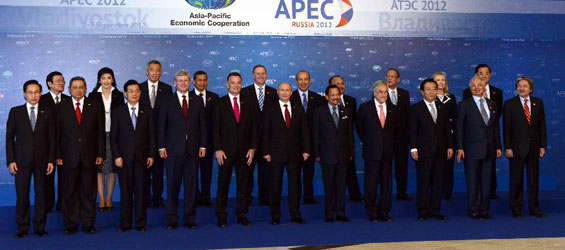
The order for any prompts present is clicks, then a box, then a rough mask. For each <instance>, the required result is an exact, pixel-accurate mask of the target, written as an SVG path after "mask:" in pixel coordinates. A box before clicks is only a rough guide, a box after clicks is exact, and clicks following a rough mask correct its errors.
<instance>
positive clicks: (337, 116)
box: [313, 85, 353, 222]
mask: <svg viewBox="0 0 565 250" xmlns="http://www.w3.org/2000/svg"><path fill="white" fill-rule="evenodd" d="M325 93H326V100H327V101H328V103H327V105H322V106H319V107H318V108H317V109H316V112H315V113H314V130H313V137H314V147H313V155H314V156H315V158H316V161H318V162H320V163H321V164H322V178H323V179H324V200H325V202H324V203H325V217H326V222H333V221H334V215H335V216H336V217H335V219H336V220H338V221H342V222H348V221H349V219H348V218H347V217H346V216H345V171H346V167H347V164H348V163H349V162H350V161H351V159H352V158H353V154H352V148H353V130H352V128H351V127H352V126H353V121H352V120H353V118H352V115H351V112H350V109H348V108H345V107H343V106H341V105H339V102H340V92H339V88H338V87H337V86H335V85H329V86H328V87H326V91H325Z"/></svg>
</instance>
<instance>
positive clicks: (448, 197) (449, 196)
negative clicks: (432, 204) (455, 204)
mask: <svg viewBox="0 0 565 250" xmlns="http://www.w3.org/2000/svg"><path fill="white" fill-rule="evenodd" d="M443 199H444V200H451V195H444V196H443Z"/></svg>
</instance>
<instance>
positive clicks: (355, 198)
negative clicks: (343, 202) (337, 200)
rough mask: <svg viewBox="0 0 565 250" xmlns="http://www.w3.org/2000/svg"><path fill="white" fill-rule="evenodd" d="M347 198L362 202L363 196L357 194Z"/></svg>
mask: <svg viewBox="0 0 565 250" xmlns="http://www.w3.org/2000/svg"><path fill="white" fill-rule="evenodd" d="M349 200H350V201H353V202H363V198H361V197H357V196H354V197H349Z"/></svg>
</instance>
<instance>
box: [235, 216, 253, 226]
mask: <svg viewBox="0 0 565 250" xmlns="http://www.w3.org/2000/svg"><path fill="white" fill-rule="evenodd" d="M237 223H239V224H241V225H244V226H251V221H249V220H248V219H247V217H239V218H237Z"/></svg>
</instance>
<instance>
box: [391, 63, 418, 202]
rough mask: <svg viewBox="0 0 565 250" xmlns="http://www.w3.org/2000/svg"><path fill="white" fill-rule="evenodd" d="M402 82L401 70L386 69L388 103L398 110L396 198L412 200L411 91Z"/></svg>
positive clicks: (395, 141)
mask: <svg viewBox="0 0 565 250" xmlns="http://www.w3.org/2000/svg"><path fill="white" fill-rule="evenodd" d="M399 82H400V72H398V70H396V69H393V68H391V69H388V70H387V71H386V83H387V85H388V96H389V98H388V99H387V104H388V105H394V107H395V109H396V110H397V114H398V115H397V117H396V118H397V119H396V130H395V135H394V155H393V158H392V159H393V161H394V179H395V180H396V199H397V200H401V201H411V200H412V197H410V196H408V194H407V193H406V189H407V188H408V151H410V150H409V144H410V136H409V134H408V133H406V132H407V131H408V128H409V118H408V117H409V116H410V93H409V92H408V91H407V90H405V89H403V88H400V87H398V83H399Z"/></svg>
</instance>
